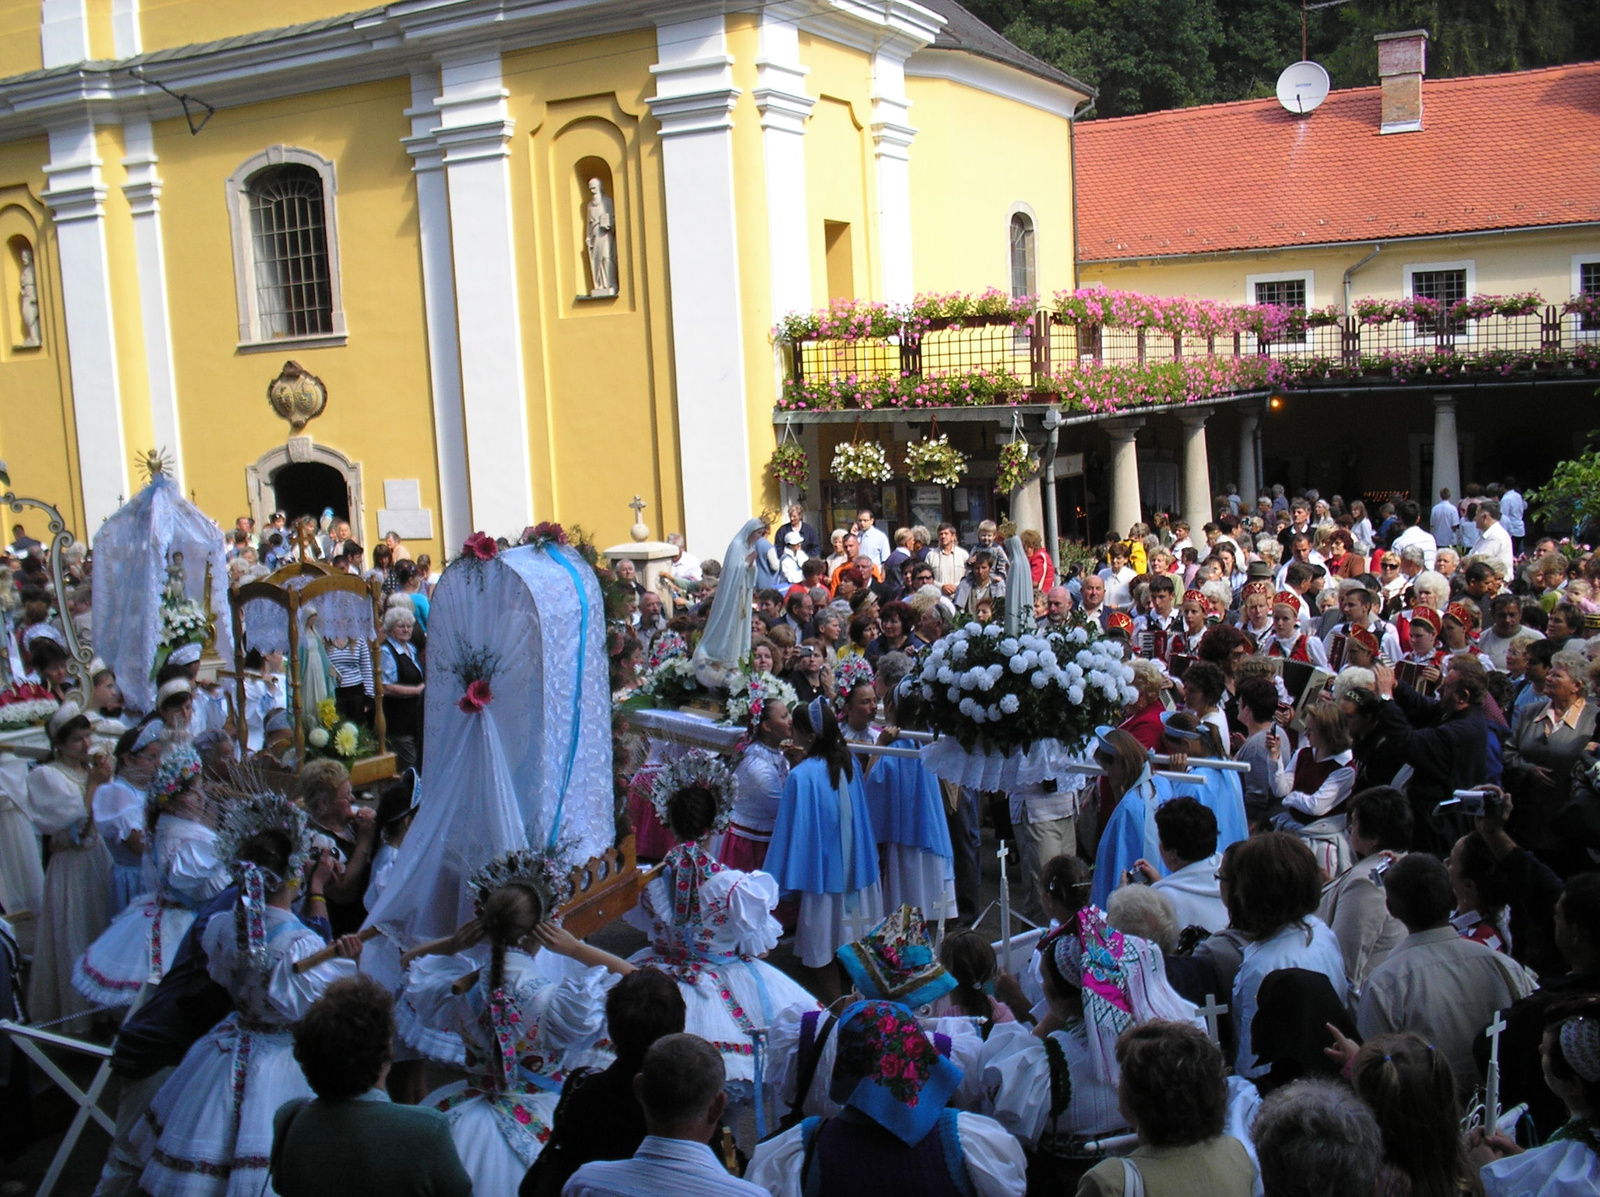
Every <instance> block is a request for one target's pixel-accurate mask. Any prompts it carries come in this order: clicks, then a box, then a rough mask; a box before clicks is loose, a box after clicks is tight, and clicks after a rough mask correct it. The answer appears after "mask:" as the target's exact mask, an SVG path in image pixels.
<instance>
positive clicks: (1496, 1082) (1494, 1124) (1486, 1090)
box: [1483, 1010, 1506, 1135]
mask: <svg viewBox="0 0 1600 1197" xmlns="http://www.w3.org/2000/svg"><path fill="white" fill-rule="evenodd" d="M1505 1029H1506V1020H1505V1019H1503V1018H1501V1017H1500V1012H1499V1011H1498V1010H1496V1011H1495V1013H1494V1021H1493V1022H1491V1023H1490V1024H1489V1025H1488V1026H1487V1027H1486V1028H1485V1029H1484V1034H1486V1035H1488V1036H1489V1072H1488V1076H1487V1079H1486V1081H1485V1083H1484V1087H1483V1130H1484V1133H1485V1134H1490V1135H1492V1134H1494V1133H1495V1132H1496V1131H1498V1130H1499V1129H1500V1033H1501V1032H1502V1031H1504V1030H1505Z"/></svg>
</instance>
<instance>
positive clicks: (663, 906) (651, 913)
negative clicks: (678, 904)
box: [622, 873, 672, 939]
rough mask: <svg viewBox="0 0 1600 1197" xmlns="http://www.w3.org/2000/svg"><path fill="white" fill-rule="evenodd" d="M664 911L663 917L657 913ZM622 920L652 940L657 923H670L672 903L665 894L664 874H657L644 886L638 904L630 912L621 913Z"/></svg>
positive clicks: (665, 880) (665, 882)
mask: <svg viewBox="0 0 1600 1197" xmlns="http://www.w3.org/2000/svg"><path fill="white" fill-rule="evenodd" d="M662 911H665V912H666V913H665V915H662V914H660V913H659V912H662ZM622 919H623V921H624V922H625V923H627V924H628V926H630V927H632V928H633V929H634V930H635V931H642V932H644V933H645V934H646V935H648V936H650V937H651V938H652V939H654V938H655V934H656V923H657V922H671V921H672V903H671V901H669V896H668V893H667V879H666V875H665V874H664V873H657V874H656V875H655V876H654V877H652V878H651V879H650V880H649V881H648V882H647V883H646V884H645V887H644V889H643V890H642V891H641V892H640V894H639V903H638V905H637V906H634V907H633V908H632V909H631V910H628V911H625V912H624V913H623V916H622Z"/></svg>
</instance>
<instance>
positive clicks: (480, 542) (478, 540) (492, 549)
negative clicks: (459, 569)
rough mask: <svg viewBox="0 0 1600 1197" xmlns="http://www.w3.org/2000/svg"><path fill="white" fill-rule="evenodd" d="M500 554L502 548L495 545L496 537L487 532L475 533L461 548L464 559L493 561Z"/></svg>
mask: <svg viewBox="0 0 1600 1197" xmlns="http://www.w3.org/2000/svg"><path fill="white" fill-rule="evenodd" d="M499 552H500V546H499V545H497V544H495V542H494V537H492V536H490V535H489V534H488V533H487V532H474V533H473V534H472V535H471V536H469V537H467V540H466V543H465V544H463V545H462V546H461V555H462V556H463V557H472V558H474V559H476V560H478V561H493V560H494V559H495V555H496V554H497V553H499Z"/></svg>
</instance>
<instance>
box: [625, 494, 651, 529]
mask: <svg viewBox="0 0 1600 1197" xmlns="http://www.w3.org/2000/svg"><path fill="white" fill-rule="evenodd" d="M628 506H629V507H631V508H633V522H634V523H636V524H637V523H639V522H640V520H642V519H643V518H644V517H643V516H642V515H641V514H640V512H642V511H643V510H644V509H645V508H646V507H648V506H649V504H648V503H646V502H645V501H644V500H643V499H641V498H640V497H639V496H638V495H634V496H633V502H631V503H629V504H628Z"/></svg>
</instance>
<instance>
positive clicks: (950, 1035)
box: [917, 1014, 984, 1110]
mask: <svg viewBox="0 0 1600 1197" xmlns="http://www.w3.org/2000/svg"><path fill="white" fill-rule="evenodd" d="M917 1021H918V1022H919V1023H920V1024H921V1025H922V1029H923V1031H924V1032H925V1033H926V1034H927V1036H928V1038H929V1039H933V1037H934V1036H935V1035H943V1036H944V1037H945V1038H947V1039H949V1040H950V1063H952V1064H954V1065H955V1066H956V1067H957V1068H959V1069H961V1087H960V1088H959V1089H957V1090H956V1094H955V1096H954V1097H953V1098H951V1100H950V1104H951V1105H953V1106H957V1107H959V1108H961V1109H971V1110H975V1109H977V1108H978V1092H977V1085H976V1084H969V1081H973V1080H975V1079H976V1078H978V1077H980V1076H981V1075H982V1073H983V1049H984V1041H983V1035H982V1033H980V1032H979V1030H978V1020H977V1019H973V1018H966V1017H963V1016H961V1015H958V1014H952V1015H946V1016H945V1017H943V1018H919V1019H918V1020H917ZM937 1042H938V1041H937V1040H935V1046H937Z"/></svg>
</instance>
